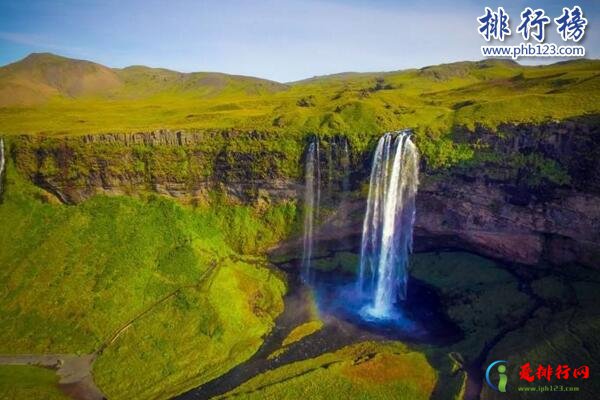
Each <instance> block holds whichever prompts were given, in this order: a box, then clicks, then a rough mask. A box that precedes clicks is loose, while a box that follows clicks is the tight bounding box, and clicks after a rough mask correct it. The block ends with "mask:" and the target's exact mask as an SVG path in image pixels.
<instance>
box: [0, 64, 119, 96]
mask: <svg viewBox="0 0 600 400" xmlns="http://www.w3.org/2000/svg"><path fill="white" fill-rule="evenodd" d="M121 85H122V82H121V80H120V79H119V76H118V75H117V74H116V73H115V71H113V70H112V69H110V68H107V67H104V66H102V65H100V64H96V63H93V62H90V61H83V60H73V59H70V58H65V57H60V56H57V55H54V54H49V53H33V54H31V55H29V56H27V57H25V58H24V59H23V60H21V61H18V62H16V63H13V64H10V65H7V66H4V67H1V68H0V106H10V105H32V104H39V103H41V102H44V101H46V100H47V99H49V98H50V97H52V96H56V95H61V96H66V97H79V96H85V95H89V94H106V93H110V92H111V91H114V90H116V89H118V88H119V87H120V86H121Z"/></svg>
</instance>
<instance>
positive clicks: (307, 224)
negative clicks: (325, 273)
mask: <svg viewBox="0 0 600 400" xmlns="http://www.w3.org/2000/svg"><path fill="white" fill-rule="evenodd" d="M319 159H320V156H319V139H318V138H314V139H313V140H312V141H311V142H310V144H309V145H308V150H307V153H306V162H305V170H304V185H305V187H304V237H303V250H302V279H303V280H304V281H305V282H310V281H311V263H312V253H313V244H314V239H313V228H314V223H315V218H316V217H318V215H319V203H320V202H321V189H320V188H321V169H320V167H319Z"/></svg>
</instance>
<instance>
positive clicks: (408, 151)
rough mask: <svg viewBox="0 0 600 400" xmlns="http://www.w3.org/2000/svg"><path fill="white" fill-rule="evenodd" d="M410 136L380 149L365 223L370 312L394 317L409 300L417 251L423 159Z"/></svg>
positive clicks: (394, 136)
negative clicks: (414, 242)
mask: <svg viewBox="0 0 600 400" xmlns="http://www.w3.org/2000/svg"><path fill="white" fill-rule="evenodd" d="M410 136H411V132H410V131H399V132H392V133H386V134H385V135H384V136H383V137H382V138H381V139H380V140H379V142H378V143H377V148H376V150H375V155H374V156H373V165H372V167H371V179H370V183H369V197H368V201H367V210H366V213H365V219H364V222H363V232H362V242H361V257H360V270H359V278H358V285H359V288H360V290H361V291H363V293H364V294H365V295H367V296H368V297H369V299H370V300H371V301H372V303H371V304H370V305H369V306H367V307H366V309H365V312H366V313H367V314H369V315H370V316H373V317H376V318H390V317H392V316H393V314H394V313H393V308H394V303H395V302H396V300H397V299H400V300H404V299H405V298H406V282H407V278H408V274H407V266H408V256H409V254H410V252H411V250H412V230H413V223H414V220H415V195H416V193H417V186H418V184H419V178H418V173H419V170H418V168H419V155H418V151H417V148H416V146H415V145H414V144H413V142H412V140H411V138H410Z"/></svg>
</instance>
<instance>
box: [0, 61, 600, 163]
mask: <svg viewBox="0 0 600 400" xmlns="http://www.w3.org/2000/svg"><path fill="white" fill-rule="evenodd" d="M599 72H600V61H598V60H577V61H571V62H566V63H557V64H553V65H548V66H535V67H526V66H520V65H518V64H516V63H513V62H510V61H499V60H488V61H481V62H459V63H453V64H444V65H438V66H432V67H427V68H422V69H419V70H416V69H415V70H405V71H394V72H381V73H361V74H352V73H348V74H338V75H331V76H324V77H317V78H313V79H308V80H304V81H299V82H294V83H288V84H280V83H276V82H270V81H265V80H261V79H258V78H250V77H239V76H231V75H223V74H214V73H195V74H181V73H177V72H175V71H168V70H163V69H153V68H147V67H131V68H126V69H122V70H115V69H110V68H107V67H104V66H101V65H98V64H93V63H89V62H86V61H78V60H71V59H66V58H62V57H59V56H54V55H49V54H38V55H32V56H30V57H28V58H26V59H25V60H22V61H20V62H18V63H15V64H11V65H9V66H5V67H2V68H0V125H1V126H2V133H3V134H9V135H10V134H23V133H30V134H46V135H78V134H90V133H92V134H93V133H101V132H102V133H107V132H139V131H150V130H156V129H162V128H167V129H184V130H190V131H197V130H215V129H227V130H231V129H237V130H242V131H249V130H258V131H263V132H281V133H284V136H286V137H288V138H290V137H291V138H296V137H304V136H305V135H308V134H314V133H318V134H320V135H333V134H340V133H342V134H345V135H348V136H349V137H350V138H351V142H352V145H353V148H354V150H356V151H357V152H360V151H362V150H364V149H365V148H366V147H367V146H369V145H371V141H372V140H373V138H375V137H378V136H379V135H380V134H381V133H382V132H384V131H389V130H396V129H400V128H413V129H415V131H416V132H417V133H419V134H420V135H419V136H418V139H417V143H418V146H419V148H420V150H421V152H422V153H423V154H424V155H425V157H427V158H428V160H430V162H431V163H432V165H434V166H444V165H450V164H453V163H456V162H457V161H459V160H461V159H465V158H470V157H472V152H469V151H466V150H465V149H463V148H461V147H460V146H456V145H455V144H454V142H453V140H452V138H451V135H450V134H451V132H452V131H453V129H455V128H456V127H459V126H466V127H469V128H471V129H472V128H474V127H475V125H483V126H488V127H490V128H496V127H497V126H498V125H500V124H503V123H509V122H535V123H540V122H545V121H551V120H555V119H565V118H570V117H579V116H583V115H586V114H598V113H599V111H600V107H599V106H598V104H600V90H599V89H600V74H599ZM31 99H34V100H35V101H33V100H31ZM273 138H275V136H274V137H273ZM275 147H277V144H275Z"/></svg>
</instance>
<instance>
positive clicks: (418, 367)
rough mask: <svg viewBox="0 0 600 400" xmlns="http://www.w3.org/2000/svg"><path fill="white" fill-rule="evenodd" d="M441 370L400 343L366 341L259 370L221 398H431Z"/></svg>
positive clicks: (411, 399) (401, 399)
mask: <svg viewBox="0 0 600 400" xmlns="http://www.w3.org/2000/svg"><path fill="white" fill-rule="evenodd" d="M435 383H436V373H435V371H434V370H433V368H432V367H431V366H430V365H429V363H428V362H427V360H426V358H425V356H424V355H423V354H421V353H418V352H415V351H410V350H408V348H407V347H406V346H405V345H403V344H401V343H399V342H390V343H373V342H364V343H359V344H355V345H351V346H348V347H345V348H343V349H341V350H338V351H336V352H334V353H325V354H323V355H321V356H319V357H316V358H312V359H308V360H303V361H298V362H294V363H291V364H288V365H284V366H282V367H280V368H277V369H274V370H271V371H267V372H265V373H263V374H260V375H257V376H256V377H254V378H252V379H250V380H249V381H247V382H245V383H243V384H242V385H240V386H238V387H237V388H236V389H234V390H232V391H231V392H229V393H226V394H225V395H224V396H222V397H221V398H228V397H235V398H243V399H299V398H310V399H339V398H365V399H366V398H368V399H389V398H394V399H400V400H403V399H406V400H409V399H410V400H419V399H429V397H430V395H431V393H432V391H433V388H434V386H435Z"/></svg>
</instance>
